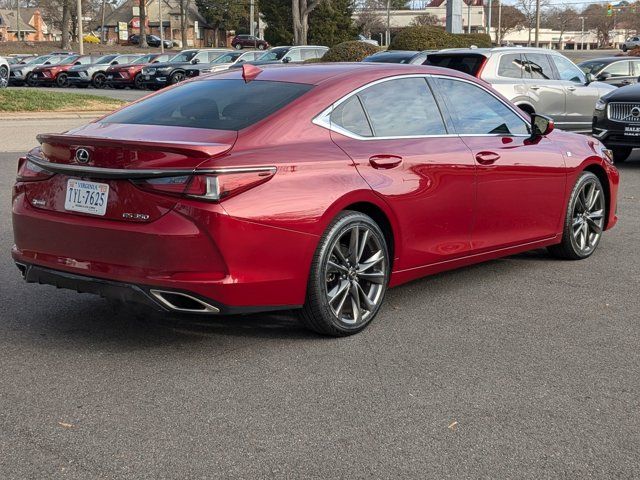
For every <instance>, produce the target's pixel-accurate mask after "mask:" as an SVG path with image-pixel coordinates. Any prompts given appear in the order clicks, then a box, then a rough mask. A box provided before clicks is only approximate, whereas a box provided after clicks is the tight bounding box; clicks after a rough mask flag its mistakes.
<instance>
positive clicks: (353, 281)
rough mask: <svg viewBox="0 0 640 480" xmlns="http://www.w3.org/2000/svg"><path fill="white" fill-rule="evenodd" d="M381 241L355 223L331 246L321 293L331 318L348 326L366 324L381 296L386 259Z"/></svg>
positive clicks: (385, 277)
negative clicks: (324, 284)
mask: <svg viewBox="0 0 640 480" xmlns="http://www.w3.org/2000/svg"><path fill="white" fill-rule="evenodd" d="M381 242H382V240H381V239H380V238H379V237H378V234H377V233H376V232H375V231H374V230H373V229H371V228H370V227H369V226H368V225H364V224H356V225H352V226H351V228H349V229H347V230H346V231H344V232H343V233H342V234H341V235H340V236H338V237H337V238H336V240H335V241H334V242H333V245H331V250H330V254H329V255H328V259H327V261H326V264H325V266H324V278H325V282H326V289H325V292H326V296H327V301H328V304H329V307H330V308H331V311H332V312H333V314H334V315H335V317H336V318H337V319H338V320H339V321H340V322H341V323H344V324H346V325H348V326H349V327H352V326H356V325H358V324H361V323H366V322H367V321H368V319H369V317H370V316H371V315H372V314H373V313H375V312H376V310H377V308H378V306H379V303H380V302H381V301H382V297H383V296H384V291H385V288H386V284H387V258H386V255H385V250H384V249H383V247H382V243H381Z"/></svg>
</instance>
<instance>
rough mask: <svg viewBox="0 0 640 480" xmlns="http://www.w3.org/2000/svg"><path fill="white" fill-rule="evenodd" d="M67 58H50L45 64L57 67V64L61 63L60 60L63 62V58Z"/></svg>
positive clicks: (65, 56)
mask: <svg viewBox="0 0 640 480" xmlns="http://www.w3.org/2000/svg"><path fill="white" fill-rule="evenodd" d="M67 57H68V55H63V56H56V57H50V58H48V59H47V60H46V62H47V63H48V64H49V65H57V64H59V63H60V62H62V60H64V59H65V58H67Z"/></svg>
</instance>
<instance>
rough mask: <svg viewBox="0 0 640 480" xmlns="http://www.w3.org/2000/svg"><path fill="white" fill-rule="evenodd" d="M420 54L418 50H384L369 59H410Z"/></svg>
mask: <svg viewBox="0 0 640 480" xmlns="http://www.w3.org/2000/svg"><path fill="white" fill-rule="evenodd" d="M418 53H420V52H419V51H418V50H386V51H384V52H376V53H374V54H372V55H369V56H370V57H410V56H413V55H417V54H418Z"/></svg>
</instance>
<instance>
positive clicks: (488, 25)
mask: <svg viewBox="0 0 640 480" xmlns="http://www.w3.org/2000/svg"><path fill="white" fill-rule="evenodd" d="M487 33H488V34H489V38H491V0H489V12H488V13H487Z"/></svg>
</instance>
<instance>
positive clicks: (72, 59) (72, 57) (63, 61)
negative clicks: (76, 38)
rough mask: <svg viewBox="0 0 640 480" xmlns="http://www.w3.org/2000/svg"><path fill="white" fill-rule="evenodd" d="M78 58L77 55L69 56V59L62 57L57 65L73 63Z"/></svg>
mask: <svg viewBox="0 0 640 480" xmlns="http://www.w3.org/2000/svg"><path fill="white" fill-rule="evenodd" d="M77 58H78V56H77V55H69V56H67V57H62V58H61V59H60V61H59V62H56V63H71V62H73V61H74V60H76V59H77Z"/></svg>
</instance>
